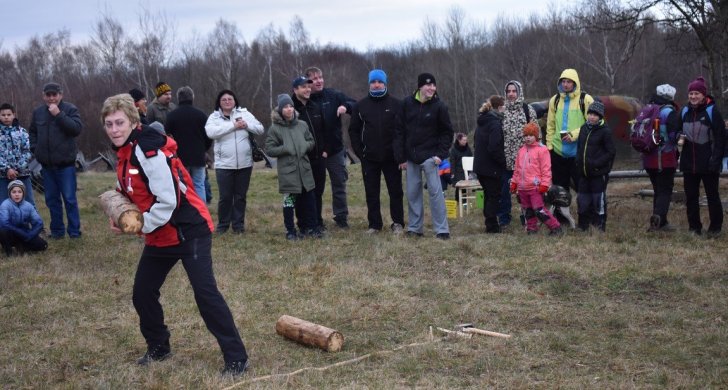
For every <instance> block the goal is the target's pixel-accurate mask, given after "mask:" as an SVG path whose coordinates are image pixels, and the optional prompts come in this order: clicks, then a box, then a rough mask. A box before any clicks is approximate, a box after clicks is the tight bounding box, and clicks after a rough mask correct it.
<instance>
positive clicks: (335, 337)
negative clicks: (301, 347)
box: [276, 315, 344, 352]
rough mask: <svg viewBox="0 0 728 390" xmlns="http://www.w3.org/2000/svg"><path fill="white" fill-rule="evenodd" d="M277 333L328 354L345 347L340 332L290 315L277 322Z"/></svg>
mask: <svg viewBox="0 0 728 390" xmlns="http://www.w3.org/2000/svg"><path fill="white" fill-rule="evenodd" d="M276 333H278V334H279V335H281V336H283V337H286V338H288V339H291V340H294V341H297V342H299V343H301V344H305V345H310V346H313V347H319V348H321V349H323V350H324V351H328V352H338V351H340V350H341V347H342V346H343V345H344V336H343V335H342V334H341V333H339V332H338V331H336V330H334V329H330V328H327V327H325V326H322V325H318V324H314V323H313V322H308V321H305V320H302V319H300V318H296V317H292V316H288V315H282V316H281V318H279V319H278V321H276Z"/></svg>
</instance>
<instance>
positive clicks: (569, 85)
mask: <svg viewBox="0 0 728 390" xmlns="http://www.w3.org/2000/svg"><path fill="white" fill-rule="evenodd" d="M556 88H557V89H558V93H557V94H556V95H554V96H553V97H552V98H551V100H549V111H548V117H547V120H546V147H547V148H548V149H549V151H550V154H551V170H552V174H553V178H554V179H553V180H554V184H556V185H559V186H561V187H564V188H565V189H566V190H567V191H568V190H569V188H572V187H573V188H574V189H576V188H578V187H577V186H578V184H579V183H578V180H579V176H578V172H576V167H575V158H576V146H577V144H576V141H577V139H579V129H580V128H581V125H583V124H584V122H586V108H587V107H589V106H590V105H591V104H592V103H593V102H594V98H593V97H592V96H591V95H589V94H587V93H583V92H582V91H581V83H580V82H579V75H578V74H577V72H576V70H574V69H565V70H564V71H563V72H562V73H561V76H560V77H559V82H558V84H557V86H556ZM572 181H573V185H572ZM554 214H555V215H556V217H557V218H558V219H559V221H560V222H562V223H563V222H567V221H568V222H569V224H570V225H571V227H572V228H573V227H574V219H573V218H572V217H571V212H570V211H569V209H568V208H567V207H559V208H557V209H556V211H555V213H554Z"/></svg>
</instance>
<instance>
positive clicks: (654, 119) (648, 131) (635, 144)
mask: <svg viewBox="0 0 728 390" xmlns="http://www.w3.org/2000/svg"><path fill="white" fill-rule="evenodd" d="M661 109H662V106H660V105H658V104H648V105H646V106H644V107H642V111H640V113H639V115H637V118H635V120H634V121H633V122H632V132H631V133H630V135H629V142H630V143H631V144H632V148H634V150H636V151H638V152H640V153H650V152H652V151H653V150H655V149H657V148H658V147H659V146H660V141H661V140H660V110H661Z"/></svg>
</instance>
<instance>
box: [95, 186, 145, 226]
mask: <svg viewBox="0 0 728 390" xmlns="http://www.w3.org/2000/svg"><path fill="white" fill-rule="evenodd" d="M99 198H100V199H101V207H102V208H103V209H104V214H106V216H107V217H109V218H111V220H112V221H114V223H115V224H116V226H118V227H119V229H120V230H121V231H122V232H123V233H130V234H137V233H139V232H141V231H142V227H143V226H144V219H143V218H142V213H141V212H140V211H139V208H138V207H137V206H136V205H135V204H134V203H132V202H131V201H130V200H129V199H128V198H127V197H126V196H124V195H122V194H121V193H119V192H118V191H114V190H110V191H106V192H104V193H103V194H101V195H99Z"/></svg>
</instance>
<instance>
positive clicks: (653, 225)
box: [650, 214, 661, 232]
mask: <svg viewBox="0 0 728 390" xmlns="http://www.w3.org/2000/svg"><path fill="white" fill-rule="evenodd" d="M660 222H661V219H660V216H659V215H657V214H652V216H651V217H650V229H652V231H653V232H656V231H658V230H660Z"/></svg>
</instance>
